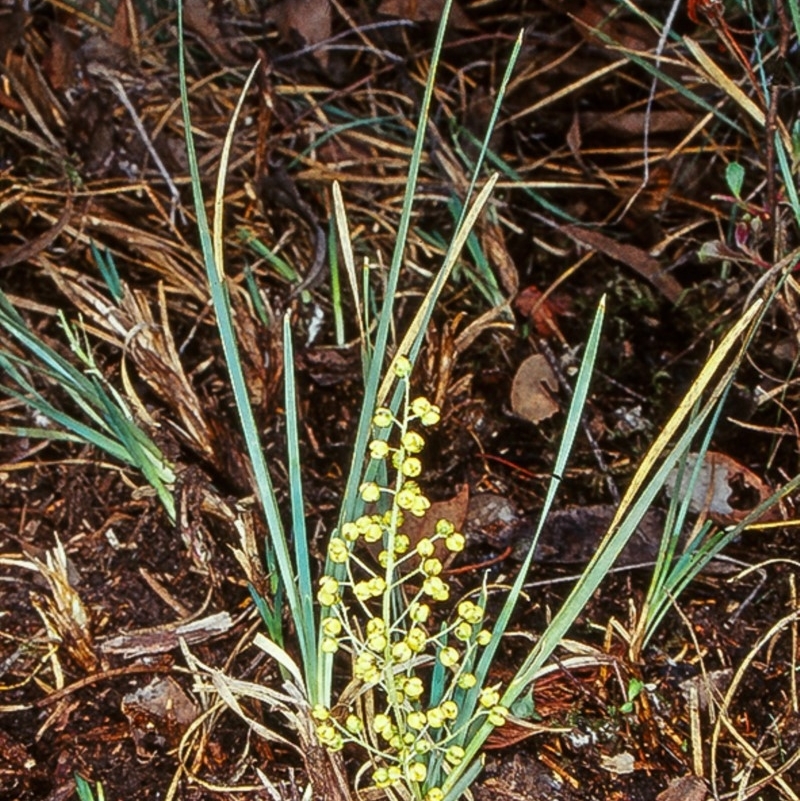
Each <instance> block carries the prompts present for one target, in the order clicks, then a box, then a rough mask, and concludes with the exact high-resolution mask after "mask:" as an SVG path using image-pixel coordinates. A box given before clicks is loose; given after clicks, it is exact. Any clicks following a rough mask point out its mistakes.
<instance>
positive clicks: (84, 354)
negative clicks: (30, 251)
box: [0, 262, 175, 522]
mask: <svg viewBox="0 0 800 801" xmlns="http://www.w3.org/2000/svg"><path fill="white" fill-rule="evenodd" d="M112 264H113V262H112ZM59 322H60V324H61V328H62V330H63V331H64V335H65V336H66V338H67V340H68V342H69V346H70V349H71V351H72V353H73V355H74V357H75V359H76V360H77V361H78V363H79V364H80V365H81V367H77V366H75V365H74V364H73V363H72V362H71V361H69V360H68V359H66V358H64V357H63V356H62V355H61V354H60V353H58V352H57V351H56V350H55V349H54V348H52V347H50V345H48V344H47V343H46V342H44V340H43V339H42V338H41V337H39V336H38V335H37V334H35V333H34V332H33V331H32V330H31V329H30V328H29V327H28V326H27V325H26V323H25V321H24V320H23V318H22V316H21V315H20V314H19V312H18V311H17V310H16V309H15V308H14V306H13V305H12V303H11V301H10V300H9V299H8V297H7V296H6V295H5V294H4V293H3V292H2V291H0V328H2V329H3V330H4V331H5V332H6V334H8V335H9V336H10V337H11V338H13V339H14V340H16V342H17V343H18V344H19V345H20V346H21V347H22V348H23V350H24V353H25V355H19V354H18V353H15V352H14V351H12V349H11V348H6V349H4V350H2V351H0V370H2V371H3V373H5V375H6V376H7V377H8V379H9V381H10V383H6V384H0V391H2V392H4V393H5V394H7V395H9V396H11V397H14V398H17V399H18V400H20V401H22V402H23V403H24V404H26V405H27V406H28V407H30V408H31V409H32V410H33V411H34V412H35V413H37V414H38V415H40V416H41V417H43V418H45V419H46V420H47V421H49V422H50V423H52V424H54V425H56V426H58V428H53V427H51V426H43V425H34V426H14V427H7V428H6V433H9V434H12V435H14V436H27V437H32V438H36V439H48V440H58V439H61V440H67V441H71V442H85V443H87V444H89V445H93V446H94V447H96V448H98V449H99V450H101V451H104V452H105V453H107V454H108V455H109V456H111V457H112V458H114V459H116V460H118V461H120V462H122V463H124V464H128V465H130V466H132V467H133V468H135V469H136V470H138V471H139V472H140V473H141V474H142V475H143V476H144V478H145V479H146V480H147V482H148V483H149V484H150V485H151V486H152V488H153V489H154V490H155V493H156V494H157V495H158V498H159V500H160V501H161V503H162V504H163V506H164V509H165V510H166V512H167V514H168V516H169V518H170V520H171V521H173V522H174V520H175V500H174V498H173V496H172V485H173V484H174V482H175V473H174V469H173V466H172V465H171V464H170V462H169V461H168V460H167V458H166V457H165V456H164V454H163V453H162V452H161V449H160V448H159V447H158V445H156V443H155V442H154V441H153V440H152V439H151V438H150V436H148V434H147V433H146V432H145V431H144V429H143V428H142V426H141V425H139V423H138V421H137V420H136V418H135V416H134V414H133V412H132V411H131V409H130V406H129V404H128V403H127V401H126V400H125V398H124V397H123V396H122V395H121V394H120V392H119V391H118V390H117V389H116V388H115V387H114V386H112V384H111V383H110V382H109V381H108V380H107V379H106V378H105V377H104V376H103V373H102V372H101V370H100V369H99V367H98V366H97V363H96V362H95V358H94V354H93V353H92V350H91V345H90V343H89V340H88V337H87V336H86V334H85V331H84V330H83V329H81V328H79V327H76V326H72V325H70V323H69V322H68V320H67V319H66V316H65V315H64V314H63V312H62V313H59ZM35 374H36V375H39V376H40V377H41V378H43V379H44V381H45V382H46V384H47V385H48V387H49V388H50V389H53V388H55V387H58V388H59V389H61V390H62V391H63V392H65V393H66V394H67V396H68V397H69V398H70V400H71V402H72V403H73V405H74V407H75V408H76V413H74V414H73V413H70V412H67V411H64V410H63V409H61V408H59V407H58V406H57V405H56V404H55V403H54V402H52V401H51V400H50V399H49V398H48V397H46V396H45V394H43V392H42V390H41V389H40V388H39V387H38V386H37V385H36V383H37V382H35V381H34V380H33V375H35Z"/></svg>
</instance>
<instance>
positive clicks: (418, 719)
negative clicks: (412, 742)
mask: <svg viewBox="0 0 800 801" xmlns="http://www.w3.org/2000/svg"><path fill="white" fill-rule="evenodd" d="M426 722H427V718H426V717H425V713H424V712H420V711H419V710H415V711H414V712H409V713H408V717H407V718H406V723H408V725H409V727H410V728H412V729H416V730H417V731H419V730H420V729H424V728H425V723H426Z"/></svg>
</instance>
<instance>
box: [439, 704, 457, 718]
mask: <svg viewBox="0 0 800 801" xmlns="http://www.w3.org/2000/svg"><path fill="white" fill-rule="evenodd" d="M439 708H440V709H441V710H442V714H443V715H444V716H445V717H446V718H447V719H448V720H455V719H456V718H457V717H458V704H457V703H456V702H455V701H442V703H441V704H440V705H439Z"/></svg>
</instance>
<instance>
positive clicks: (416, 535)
mask: <svg viewBox="0 0 800 801" xmlns="http://www.w3.org/2000/svg"><path fill="white" fill-rule="evenodd" d="M468 508H469V485H467V484H463V485H462V486H461V487H460V488H459V490H458V492H457V493H456V494H455V495H453V496H452V497H451V498H447V499H446V500H444V501H434V502H433V503H432V504H431V505H430V508H429V509H428V511H427V512H426V513H425V515H424V516H423V517H414V516H413V515H410V514H409V515H405V521H404V522H403V533H404V534H406V535H407V536H408V538H409V540H411V547H412V548H413V547H414V546H415V545H416V544H417V543H418V542H419V541H420V540H421V539H422V538H423V537H433V535H434V531H435V529H436V524H437V523H438V522H439V521H440V520H449V521H450V522H451V523H452V524H453V525H454V526H455V527H456V531H462V530H463V528H464V523H465V522H466V519H467V510H468ZM436 545H437V548H436V555H437V556H438V557H439V559H441V560H442V562H443V564H444V565H445V566H447V565H448V564H449V563H450V562H452V561H453V556H454V554H452V553H450V552H449V551H447V550H445V548H444V545H443V544H442V543H441V542H440V541H439V542H437V543H436Z"/></svg>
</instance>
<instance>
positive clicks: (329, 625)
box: [322, 617, 342, 637]
mask: <svg viewBox="0 0 800 801" xmlns="http://www.w3.org/2000/svg"><path fill="white" fill-rule="evenodd" d="M322 631H323V633H324V634H327V635H328V637H338V636H339V635H340V634H341V633H342V621H341V620H339V618H338V617H326V618H325V620H324V621H323V623H322Z"/></svg>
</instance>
